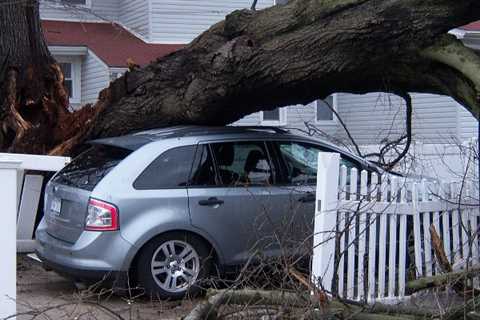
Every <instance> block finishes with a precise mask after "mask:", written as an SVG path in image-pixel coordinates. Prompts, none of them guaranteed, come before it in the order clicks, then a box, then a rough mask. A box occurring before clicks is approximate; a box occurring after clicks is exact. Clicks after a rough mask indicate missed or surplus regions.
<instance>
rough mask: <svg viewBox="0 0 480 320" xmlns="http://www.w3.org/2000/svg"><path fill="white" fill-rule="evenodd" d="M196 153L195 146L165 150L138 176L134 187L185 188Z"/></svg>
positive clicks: (144, 188) (148, 188) (149, 188)
mask: <svg viewBox="0 0 480 320" xmlns="http://www.w3.org/2000/svg"><path fill="white" fill-rule="evenodd" d="M194 153H195V146H185V147H178V148H173V149H170V150H167V151H165V152H164V153H162V154H161V155H160V156H158V158H157V159H155V160H154V161H153V162H152V163H151V164H150V165H149V166H148V167H147V168H146V169H145V170H144V171H143V172H142V173H141V174H140V176H138V178H137V179H136V180H135V182H134V183H133V187H134V188H135V189H137V190H155V189H178V188H185V187H186V186H187V182H188V176H189V174H190V170H191V168H192V163H193V157H194Z"/></svg>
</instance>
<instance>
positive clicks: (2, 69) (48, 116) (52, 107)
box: [0, 0, 94, 153]
mask: <svg viewBox="0 0 480 320" xmlns="http://www.w3.org/2000/svg"><path fill="white" fill-rule="evenodd" d="M0 30H1V31H0V32H1V33H0V151H1V150H4V151H21V152H29V153H46V152H48V151H49V150H51V149H52V148H54V147H55V146H56V145H58V144H61V143H63V142H64V138H65V137H68V136H72V135H75V134H77V133H78V132H81V131H82V127H84V126H83V124H82V123H80V122H79V121H78V120H79V119H81V118H82V117H83V118H85V119H88V118H91V117H93V114H94V112H93V110H91V109H89V108H85V109H83V110H82V111H80V112H77V113H71V112H69V111H68V107H69V96H68V92H67V91H66V90H65V87H64V84H63V74H62V72H61V69H60V67H59V65H58V64H57V63H56V62H55V60H54V59H53V57H52V56H51V55H50V52H49V51H48V47H47V44H46V42H45V40H44V37H43V33H42V28H41V24H40V17H39V3H38V1H37V0H27V1H11V0H0Z"/></svg>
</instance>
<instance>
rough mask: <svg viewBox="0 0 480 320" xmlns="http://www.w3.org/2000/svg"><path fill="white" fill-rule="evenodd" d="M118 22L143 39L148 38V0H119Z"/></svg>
mask: <svg viewBox="0 0 480 320" xmlns="http://www.w3.org/2000/svg"><path fill="white" fill-rule="evenodd" d="M119 1H120V10H119V22H120V23H121V24H122V25H124V26H126V27H127V28H128V29H129V30H131V31H133V32H135V33H137V34H138V35H140V36H141V37H143V38H144V39H147V40H148V39H149V14H148V0H119Z"/></svg>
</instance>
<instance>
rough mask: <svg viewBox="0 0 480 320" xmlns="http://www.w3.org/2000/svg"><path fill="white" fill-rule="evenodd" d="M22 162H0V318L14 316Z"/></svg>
mask: <svg viewBox="0 0 480 320" xmlns="http://www.w3.org/2000/svg"><path fill="white" fill-rule="evenodd" d="M21 163H22V162H21V161H14V160H0V181H2V183H0V203H1V204H2V223H0V243H1V244H2V256H3V259H2V263H0V319H1V318H6V317H8V316H12V315H14V314H15V313H16V301H15V299H16V290H17V287H16V282H17V277H16V272H17V258H16V255H17V252H16V240H17V238H16V228H15V225H16V223H17V193H18V183H17V178H18V172H17V170H18V169H19V168H20V165H21Z"/></svg>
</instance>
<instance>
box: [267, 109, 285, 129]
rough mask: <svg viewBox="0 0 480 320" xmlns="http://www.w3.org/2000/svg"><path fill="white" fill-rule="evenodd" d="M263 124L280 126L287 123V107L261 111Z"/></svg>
mask: <svg viewBox="0 0 480 320" xmlns="http://www.w3.org/2000/svg"><path fill="white" fill-rule="evenodd" d="M261 124H262V125H270V126H279V125H285V124H287V110H286V108H277V109H273V110H267V111H262V112H261Z"/></svg>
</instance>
